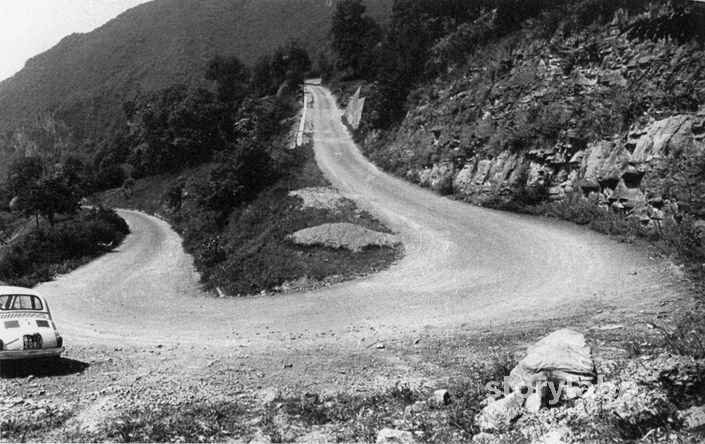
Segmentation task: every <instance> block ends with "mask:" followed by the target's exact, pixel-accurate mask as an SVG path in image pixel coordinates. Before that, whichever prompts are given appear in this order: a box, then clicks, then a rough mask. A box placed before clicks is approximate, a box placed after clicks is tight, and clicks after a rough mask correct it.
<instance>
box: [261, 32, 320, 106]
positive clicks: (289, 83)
mask: <svg viewBox="0 0 705 444" xmlns="http://www.w3.org/2000/svg"><path fill="white" fill-rule="evenodd" d="M310 69H311V59H310V58H309V55H308V52H307V51H306V49H304V48H303V46H301V45H300V44H299V43H298V42H297V41H295V40H293V41H290V42H289V43H287V44H286V45H284V46H281V47H279V48H277V50H276V51H274V54H273V55H272V58H271V65H270V72H271V76H272V81H273V83H274V85H276V88H277V94H281V93H282V92H283V91H295V90H296V88H297V87H298V86H299V85H300V84H301V83H303V80H304V77H305V75H306V74H307V73H308V71H309V70H310Z"/></svg>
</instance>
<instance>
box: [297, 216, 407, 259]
mask: <svg viewBox="0 0 705 444" xmlns="http://www.w3.org/2000/svg"><path fill="white" fill-rule="evenodd" d="M289 239H290V240H291V241H292V242H294V243H295V244H297V245H306V246H312V245H322V246H324V247H330V248H345V249H348V250H350V251H352V252H355V253H359V252H361V251H362V250H364V249H366V248H370V247H389V248H392V247H394V246H396V245H399V243H400V240H399V238H397V237H396V236H394V235H393V234H388V233H381V232H379V231H373V230H369V229H367V228H365V227H362V226H360V225H355V224H350V223H335V224H323V225H319V226H317V227H313V228H305V229H303V230H299V231H297V232H296V233H294V234H292V235H291V236H289Z"/></svg>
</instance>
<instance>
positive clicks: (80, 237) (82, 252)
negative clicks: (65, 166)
mask: <svg viewBox="0 0 705 444" xmlns="http://www.w3.org/2000/svg"><path fill="white" fill-rule="evenodd" d="M129 232H130V229H129V227H128V225H127V223H126V222H125V221H124V220H123V219H122V218H121V217H120V216H118V215H117V214H116V213H115V212H114V211H112V210H109V209H105V208H99V209H93V210H89V211H87V212H85V213H83V214H82V215H80V217H77V218H74V219H69V220H67V221H64V222H61V223H58V224H57V225H56V226H55V227H54V228H49V227H41V228H38V229H35V230H33V231H31V232H30V233H28V234H26V235H24V236H21V237H19V238H18V239H16V240H15V241H13V242H12V244H11V245H10V247H9V248H8V250H7V251H6V252H5V254H4V255H3V256H2V257H0V280H3V281H6V282H8V283H10V284H13V285H20V286H26V287H31V286H33V285H35V284H37V283H38V282H42V281H47V280H51V279H52V278H53V277H54V276H55V275H56V274H57V273H61V272H64V273H65V272H67V271H69V270H71V269H73V268H75V267H77V266H79V265H81V264H82V263H85V262H86V261H87V260H88V259H90V258H94V257H97V256H99V255H101V254H102V253H104V252H105V251H107V250H110V249H112V248H113V247H115V246H116V245H118V244H119V243H120V242H121V241H122V240H123V238H124V237H125V236H126V235H127V234H128V233H129Z"/></svg>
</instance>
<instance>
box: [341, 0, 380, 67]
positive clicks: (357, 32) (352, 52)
mask: <svg viewBox="0 0 705 444" xmlns="http://www.w3.org/2000/svg"><path fill="white" fill-rule="evenodd" d="M364 13H365V5H363V4H362V1H361V0H342V1H339V2H338V3H337V4H336V7H335V10H334V11H333V16H332V18H331V30H330V32H331V37H332V47H333V51H335V54H336V56H337V60H336V67H337V68H338V69H340V70H350V71H351V74H352V75H353V76H359V75H362V74H364V73H365V72H366V71H368V70H369V68H370V66H369V63H370V62H371V59H370V53H371V52H372V48H373V47H374V46H375V45H376V44H377V43H378V42H379V40H380V37H381V30H380V28H379V26H378V25H377V24H376V23H375V22H374V20H372V19H371V18H370V17H367V16H364Z"/></svg>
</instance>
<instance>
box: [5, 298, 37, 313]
mask: <svg viewBox="0 0 705 444" xmlns="http://www.w3.org/2000/svg"><path fill="white" fill-rule="evenodd" d="M0 310H36V311H41V310H44V305H43V304H42V300H41V299H39V298H38V297H36V296H33V295H29V294H3V295H0Z"/></svg>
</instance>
